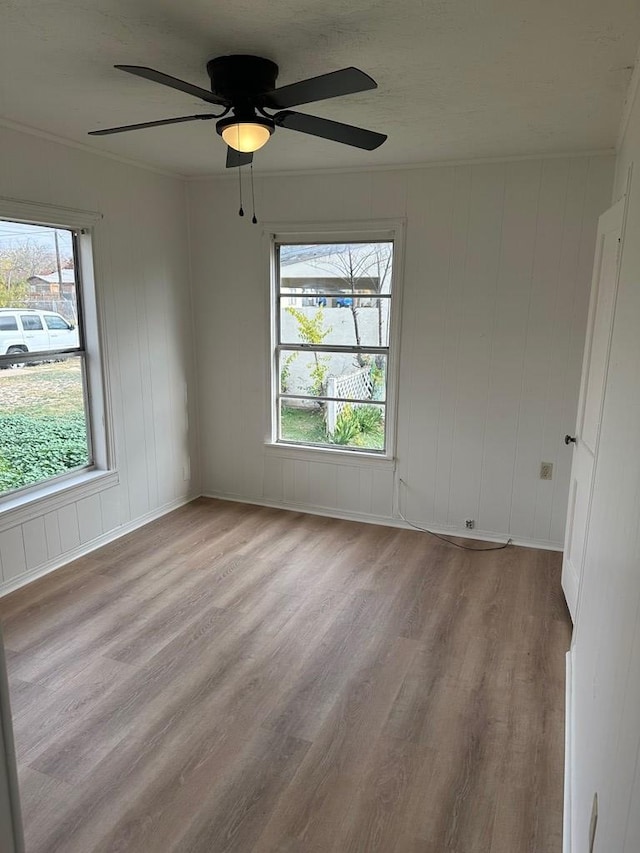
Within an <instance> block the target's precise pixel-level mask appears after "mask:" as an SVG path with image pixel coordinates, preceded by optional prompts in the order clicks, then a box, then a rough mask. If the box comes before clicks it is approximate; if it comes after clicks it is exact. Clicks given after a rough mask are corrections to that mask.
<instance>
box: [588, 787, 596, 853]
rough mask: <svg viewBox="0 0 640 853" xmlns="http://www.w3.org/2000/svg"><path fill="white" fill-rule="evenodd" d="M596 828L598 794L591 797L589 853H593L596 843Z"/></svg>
mask: <svg viewBox="0 0 640 853" xmlns="http://www.w3.org/2000/svg"><path fill="white" fill-rule="evenodd" d="M597 826H598V794H597V793H596V794H594V795H593V804H592V806H591V822H590V824H589V853H593V851H594V850H595V847H594V845H595V843H596V827H597Z"/></svg>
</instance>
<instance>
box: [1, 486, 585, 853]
mask: <svg viewBox="0 0 640 853" xmlns="http://www.w3.org/2000/svg"><path fill="white" fill-rule="evenodd" d="M477 544H478V546H479V547H482V543H477ZM0 616H1V617H2V619H3V624H4V632H5V642H6V647H7V656H8V665H9V678H10V683H11V689H12V704H13V713H14V726H15V735H16V744H17V750H18V759H19V773H20V783H21V793H22V807H23V813H24V823H25V832H26V839H27V851H28V853H107V851H126V853H165V851H166V853H172V851H180V853H187V851H188V853H230V851H235V852H236V853H275V851H281V853H284V852H285V851H286V853H329V851H340V853H343V851H344V853H356V851H357V852H358V853H375V852H376V851H380V853H448V851H455V853H560V851H561V849H562V838H561V836H562V827H561V822H562V775H563V749H564V747H563V737H564V729H563V726H564V722H563V720H564V654H565V652H566V650H567V648H568V645H569V639H570V625H569V620H568V617H567V613H566V609H565V605H564V600H563V598H562V593H561V590H560V555H559V554H556V553H552V552H545V551H535V550H530V549H524V548H508V549H506V550H504V551H493V552H489V553H484V554H482V553H469V552H466V551H460V550H458V549H456V548H453V547H451V546H449V545H446V544H444V543H442V542H440V541H438V540H437V539H434V538H432V537H429V536H427V535H425V534H422V533H419V532H414V531H406V530H396V529H393V528H383V527H376V526H373V525H366V524H356V523H353V522H347V521H337V520H333V519H328V518H321V517H316V516H309V515H304V514H302V513H292V512H284V511H281V510H275V509H268V508H264V507H253V506H247V505H242V504H234V503H228V502H222V501H213V500H205V499H200V500H198V501H196V502H194V503H193V504H190V505H189V506H187V507H184V508H182V509H180V510H177V511H176V512H173V513H171V514H170V515H168V516H165V517H164V518H162V519H160V520H159V521H156V522H154V523H153V524H150V525H149V526H147V527H145V528H143V529H141V530H139V531H136V532H135V533H133V534H130V535H129V536H127V537H125V538H123V539H120V540H118V541H117V542H115V543H113V544H111V545H109V546H107V547H105V548H103V549H101V550H100V551H98V552H95V553H93V554H91V555H90V556H88V557H85V558H83V559H81V560H78V561H76V562H75V563H74V564H71V565H69V566H67V567H65V568H64V569H62V570H60V571H58V572H56V573H54V574H52V575H49V576H48V577H46V578H43V579H41V580H39V581H36V582H34V583H32V584H31V585H29V586H28V587H26V588H24V589H22V590H19V591H18V592H15V593H13V594H12V595H10V596H7V597H6V598H4V599H2V600H1V601H0Z"/></svg>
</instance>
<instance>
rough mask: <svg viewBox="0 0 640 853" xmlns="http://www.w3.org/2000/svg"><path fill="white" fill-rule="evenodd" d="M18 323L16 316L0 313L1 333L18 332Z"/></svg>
mask: <svg viewBox="0 0 640 853" xmlns="http://www.w3.org/2000/svg"><path fill="white" fill-rule="evenodd" d="M17 331H18V321H17V320H16V318H15V316H12V315H10V314H5V315H3V314H2V313H0V332H17Z"/></svg>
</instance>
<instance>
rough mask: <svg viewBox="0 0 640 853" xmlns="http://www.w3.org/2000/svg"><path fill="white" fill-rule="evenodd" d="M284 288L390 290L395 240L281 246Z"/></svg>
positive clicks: (352, 291) (307, 291)
mask: <svg viewBox="0 0 640 853" xmlns="http://www.w3.org/2000/svg"><path fill="white" fill-rule="evenodd" d="M278 249H279V253H280V290H281V292H282V293H288V294H294V293H297V294H299V295H301V296H310V297H312V296H313V294H315V293H329V294H338V295H339V294H346V295H351V296H354V295H355V294H366V295H369V296H371V295H375V294H376V293H390V290H391V271H392V264H393V243H391V242H380V241H376V242H369V243H314V244H310V245H297V244H296V245H280V246H279V247H278Z"/></svg>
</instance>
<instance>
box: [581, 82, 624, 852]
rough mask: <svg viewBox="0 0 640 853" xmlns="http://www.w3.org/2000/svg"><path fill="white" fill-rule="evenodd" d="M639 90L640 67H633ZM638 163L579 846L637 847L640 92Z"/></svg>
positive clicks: (605, 451)
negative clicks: (592, 834)
mask: <svg viewBox="0 0 640 853" xmlns="http://www.w3.org/2000/svg"><path fill="white" fill-rule="evenodd" d="M634 82H635V83H636V84H637V83H640V70H639V69H636V79H635V81H634ZM632 164H633V165H634V171H635V174H634V177H633V182H632V187H631V193H630V197H629V206H628V217H627V223H626V229H625V235H624V243H623V250H622V256H621V261H620V280H619V286H618V298H617V303H616V313H615V320H614V327H613V335H612V341H611V358H610V362H609V372H608V376H607V382H606V392H605V401H604V412H603V419H602V426H601V433H600V445H599V450H598V460H597V467H596V475H595V485H594V495H593V505H592V511H591V520H590V525H589V536H588V539H587V544H586V552H585V562H584V570H583V579H582V585H581V589H580V597H579V601H578V612H577V618H576V629H575V632H574V644H573V649H572V671H573V703H572V704H573V709H574V712H573V719H572V720H571V721H570V725H571V728H572V735H573V745H574V746H573V766H572V768H571V770H572V773H571V777H572V780H573V784H572V797H571V804H572V809H571V812H572V821H571V824H572V829H573V833H572V836H573V837H572V846H571V850H573V851H576V853H577V851H581V850H587V849H588V833H589V824H590V819H591V807H592V802H593V796H594V794H595V793H597V794H598V801H599V808H598V812H599V819H598V828H597V835H596V844H595V850H598V851H612V853H613V851H615V852H616V853H638V851H639V850H640V449H639V448H638V436H639V435H640V332H639V330H640V284H639V282H640V173H639V167H640V94H638V90H637V89H636V96H635V103H634V104H633V108H632V111H631V114H630V120H629V123H628V127H627V130H626V134H625V135H624V140H623V144H622V147H621V150H620V155H619V158H618V163H617V168H616V190H615V198H618V197H620V196H621V194H622V193H623V192H624V190H625V187H626V183H627V175H628V168H629V166H631V165H632Z"/></svg>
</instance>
